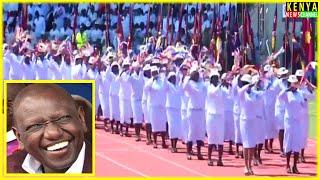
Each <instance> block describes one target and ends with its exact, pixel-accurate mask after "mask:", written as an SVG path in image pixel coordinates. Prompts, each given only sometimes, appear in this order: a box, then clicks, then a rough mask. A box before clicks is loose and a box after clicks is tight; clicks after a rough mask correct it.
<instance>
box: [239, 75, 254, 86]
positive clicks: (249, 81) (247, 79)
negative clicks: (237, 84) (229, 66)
mask: <svg viewBox="0 0 320 180" xmlns="http://www.w3.org/2000/svg"><path fill="white" fill-rule="evenodd" d="M241 81H244V82H248V83H249V84H250V83H251V81H252V78H251V76H250V75H249V74H244V75H243V76H242V77H241Z"/></svg>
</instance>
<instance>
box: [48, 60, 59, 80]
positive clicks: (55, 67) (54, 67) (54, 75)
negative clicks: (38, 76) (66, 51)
mask: <svg viewBox="0 0 320 180" xmlns="http://www.w3.org/2000/svg"><path fill="white" fill-rule="evenodd" d="M48 67H49V71H50V74H51V77H50V79H52V80H61V78H62V75H61V71H60V66H59V64H58V63H57V62H56V61H54V60H53V59H52V58H50V59H49V63H48Z"/></svg>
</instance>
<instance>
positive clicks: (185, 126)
mask: <svg viewBox="0 0 320 180" xmlns="http://www.w3.org/2000/svg"><path fill="white" fill-rule="evenodd" d="M188 69H189V68H188V67H187V66H186V65H182V66H181V68H180V71H179V72H178V77H179V78H178V79H179V85H180V86H181V87H182V85H183V82H184V80H185V79H186V77H187V74H188ZM188 101H189V97H188V96H187V94H186V92H184V91H183V94H182V97H181V120H182V143H187V141H188V133H189V121H188V116H187V107H188Z"/></svg>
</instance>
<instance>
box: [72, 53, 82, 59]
mask: <svg viewBox="0 0 320 180" xmlns="http://www.w3.org/2000/svg"><path fill="white" fill-rule="evenodd" d="M79 58H83V56H82V55H81V54H76V55H75V56H74V59H79Z"/></svg>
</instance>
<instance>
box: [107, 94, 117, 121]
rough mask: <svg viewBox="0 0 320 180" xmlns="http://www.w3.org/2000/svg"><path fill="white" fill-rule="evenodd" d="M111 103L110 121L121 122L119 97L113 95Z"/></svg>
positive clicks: (110, 99)
mask: <svg viewBox="0 0 320 180" xmlns="http://www.w3.org/2000/svg"><path fill="white" fill-rule="evenodd" d="M109 102H110V119H114V120H116V121H120V107H119V96H117V95H111V96H110V98H109Z"/></svg>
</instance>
